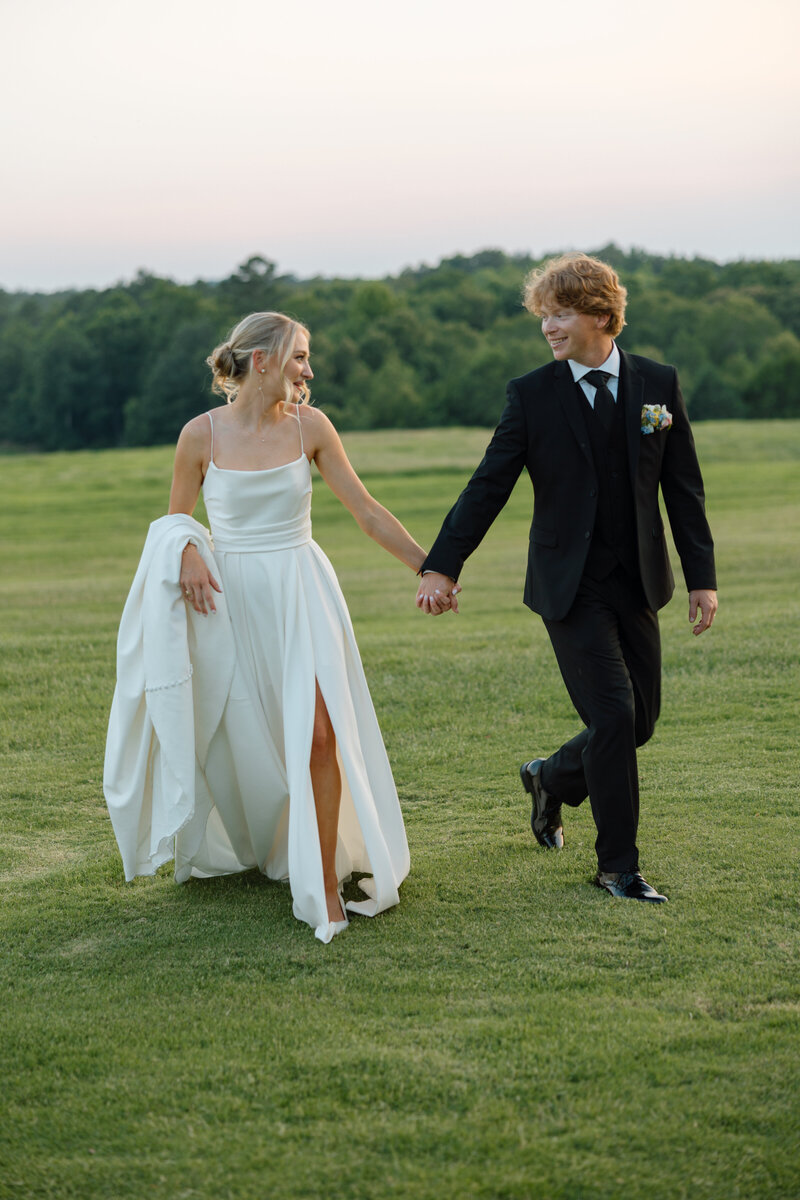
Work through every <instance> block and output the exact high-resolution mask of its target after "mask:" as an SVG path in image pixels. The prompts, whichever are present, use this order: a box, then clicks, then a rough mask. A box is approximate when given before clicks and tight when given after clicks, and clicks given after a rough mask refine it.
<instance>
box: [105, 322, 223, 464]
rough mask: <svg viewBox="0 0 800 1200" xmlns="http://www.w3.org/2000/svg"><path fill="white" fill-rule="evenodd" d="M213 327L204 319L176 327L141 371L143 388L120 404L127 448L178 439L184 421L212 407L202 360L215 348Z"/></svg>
mask: <svg viewBox="0 0 800 1200" xmlns="http://www.w3.org/2000/svg"><path fill="white" fill-rule="evenodd" d="M216 337H217V328H216V326H215V325H214V324H213V323H212V322H211V321H209V320H208V319H206V318H199V319H197V320H195V321H189V322H187V323H186V324H185V325H181V326H180V328H179V329H177V330H176V331H175V333H174V335H173V337H172V339H171V340H170V342H169V343H168V345H167V346H165V347H164V349H163V350H162V351H161V353H160V354H159V355H157V357H156V358H155V359H154V360H153V362H152V364H151V366H150V367H149V368H148V370H147V371H146V372H145V374H144V378H143V380H142V390H141V393H140V394H139V395H138V396H133V397H131V399H130V400H128V402H127V404H126V405H125V429H124V439H125V443H126V444H127V445H129V446H153V445H162V444H164V443H171V442H174V441H176V440H177V437H178V434H179V433H180V431H181V428H182V427H183V425H185V423H186V422H187V421H188V420H190V419H191V418H192V417H194V416H196V415H197V413H200V412H205V411H206V410H207V409H209V408H212V407H213V406H214V398H213V393H212V392H211V372H210V371H209V368H208V366H207V365H206V361H205V360H206V358H207V357H208V355H209V354H210V352H211V350H213V348H214V344H215V340H216Z"/></svg>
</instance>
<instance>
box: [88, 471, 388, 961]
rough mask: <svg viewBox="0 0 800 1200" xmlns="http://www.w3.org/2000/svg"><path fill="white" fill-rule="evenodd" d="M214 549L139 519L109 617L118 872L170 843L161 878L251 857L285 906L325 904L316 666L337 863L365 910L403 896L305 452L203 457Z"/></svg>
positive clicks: (304, 913) (382, 774)
mask: <svg viewBox="0 0 800 1200" xmlns="http://www.w3.org/2000/svg"><path fill="white" fill-rule="evenodd" d="M203 491H204V498H205V503H206V509H207V512H208V516H209V521H210V523H211V528H212V533H213V538H214V549H213V552H212V548H211V545H210V544H209V542H208V539H207V535H206V534H205V531H204V530H203V529H202V526H200V525H198V523H197V522H195V521H193V520H192V518H190V517H184V516H180V515H179V516H175V517H163V518H161V521H156V522H154V524H153V525H152V526H151V528H150V533H149V535H148V539H147V543H146V544H145V550H144V554H143V556H142V562H141V563H140V566H139V570H138V571H137V574H136V578H135V579H134V584H133V587H132V589H131V594H130V596H129V598H128V602H127V604H126V606H125V611H124V613H123V618H122V623H121V626H120V634H119V647H118V660H117V672H118V681H117V690H116V693H115V697H114V703H113V706H112V712H111V720H110V723H109V736H108V744H107V750H106V768H105V783H104V786H105V793H106V799H107V801H108V806H109V811H110V813H111V818H112V822H113V825H114V832H115V834H116V836H117V841H118V842H119V846H120V851H121V853H122V858H123V864H124V867H125V875H126V878H128V879H130V878H132V877H133V876H134V875H135V874H152V873H153V871H155V870H156V868H157V867H158V866H160V865H161V864H162V863H163V862H166V861H167V860H168V859H169V858H170V857H171V856H172V853H173V852H174V857H175V878H176V879H177V880H179V881H180V880H183V879H186V878H188V876H189V875H190V874H193V875H202V876H207V875H217V874H227V873H230V872H233V871H242V870H247V869H249V868H252V867H258V868H259V869H260V870H261V871H263V872H264V873H265V874H267V875H268V876H270V877H271V878H274V879H287V878H288V880H289V884H290V887H291V893H292V902H293V911H294V915H295V916H296V917H297V918H298V919H299V920H301V921H306V922H307V923H308V924H309V925H310V926H311V927H312V928H313V929H314V931H315V933H316V936H317V937H318V938H319V939H320V940H321V941H323V942H328V941H330V940H331V938H332V937H333V935H334V933H335V932H336V929H335V928H334V926H333V925H332V924H331V923H330V922H329V921H328V916H327V906H326V902H325V892H324V886H323V878H322V859H321V854H320V847H319V835H318V829H317V820H316V811H315V807H314V796H313V791H312V787H311V774H310V769H309V759H310V753H311V736H312V731H313V724H314V708H315V680H317V681H318V682H319V686H320V689H321V691H322V695H323V697H324V699H325V703H326V706H327V709H328V712H329V714H330V718H331V722H332V724H333V728H334V731H335V734H336V740H337V746H338V754H339V761H340V768H341V772H342V803H341V811H340V817H339V840H338V848H337V852H336V869H337V874H338V877H339V880H340V881H342V880H344V879H346V878H348V877H349V876H350V874H351V873H352V872H354V871H355V872H366V873H367V874H368V875H369V876H371V878H365V879H362V880H361V881H360V887H361V890H362V891H363V892H364V894H365V897H366V898H365V899H364V900H361V901H349V902H348V904H347V908H348V910H349V912H351V913H352V912H357V913H361V914H364V915H366V916H374V915H376V914H377V913H379V912H381V911H383V910H384V909H386V908H389V907H390V906H392V905H394V904H397V903H398V900H399V896H398V887H399V885H400V883H401V882H402V880H403V879H404V878H405V876H406V875H407V874H408V869H409V856H408V844H407V841H406V835H405V828H404V825H403V818H402V814H401V811H400V804H399V801H398V797H397V791H396V788H395V785H394V780H393V778H392V773H391V769H390V767H389V762H388V759H387V757H386V751H385V749H384V745H383V740H382V738H381V734H380V729H379V727H378V721H377V717H376V715H375V710H374V707H373V704H372V700H371V697H370V694H369V689H368V687H367V682H366V678H365V676H364V671H363V668H362V665H361V658H360V655H359V653H358V648H357V646H356V642H355V637H354V634H353V629H352V624H351V622H350V617H349V614H348V611H347V606H346V604H345V600H344V597H343V595H342V592H341V589H340V588H339V584H338V582H337V579H336V576H335V574H334V571H333V568H332V567H331V564H330V562H329V561H328V559H327V558H326V556H325V555H324V554H323V552H322V550H321V549H320V548H319V546H317V545H316V543H315V542H314V541H312V539H311V516H310V509H311V471H310V466H309V463H308V459H307V458H306V456H305V454H301V456H300V458H298V459H297V460H296V461H294V462H292V463H288V464H286V465H285V466H282V467H277V468H274V469H272V470H266V471H229V470H222V469H220V468H218V467H216V466H215V465H214V463H213V461H212V463H211V464H210V465H209V469H208V473H207V475H206V479H205V483H204V486H203ZM189 538H191V540H192V541H194V542H195V543H196V544H197V545H198V546H199V548H200V551H201V553H202V554H203V556H204V558H205V559H206V561H207V562H208V563H209V566H210V569H211V571H212V573H213V574H214V575H215V576H216V578H217V579H218V580H219V582H220V583H221V585H222V589H223V593H222V596H220V597H219V598H218V600H217V608H218V612H217V615H216V616H209V617H201V616H198V614H196V613H195V612H194V611H193V610H192V609H190V608H189V607H188V606H187V605H186V604H185V603H184V601H183V599H182V597H181V594H180V587H179V583H178V579H179V574H180V558H181V552H182V550H183V547H184V546H185V545H186V541H187V540H188V539H189Z"/></svg>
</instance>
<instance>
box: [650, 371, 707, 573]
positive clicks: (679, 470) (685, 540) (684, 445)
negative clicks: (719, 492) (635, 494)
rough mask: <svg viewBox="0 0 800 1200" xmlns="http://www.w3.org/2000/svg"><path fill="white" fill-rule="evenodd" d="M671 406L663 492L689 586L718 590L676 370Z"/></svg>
mask: <svg viewBox="0 0 800 1200" xmlns="http://www.w3.org/2000/svg"><path fill="white" fill-rule="evenodd" d="M671 407H672V428H671V429H670V431H669V434H668V438H667V443H666V449H665V451H664V460H663V462H662V465H661V492H662V494H663V496H664V504H665V505H666V509H667V516H668V517H669V523H670V528H671V530H672V536H673V538H674V540H675V548H676V550H677V551H678V557H679V558H680V560H681V567H682V569H683V576H684V579H685V580H686V587H687V590H688V591H690V592H691V591H694V590H696V589H700V588H710V589H712V590H715V589H716V586H717V576H716V570H715V566H714V539H713V538H712V536H711V529H710V527H709V524H708V520H707V518H706V506H705V490H704V488H703V477H702V475H701V473H700V464H699V463H698V461H697V451H696V450H695V444H694V437H693V436H692V430H691V426H690V424H689V417H688V414H687V412H686V404H685V402H684V399H683V396H682V395H681V389H680V385H679V383H678V374H677V372H675V375H674V383H673V394H672V404H671Z"/></svg>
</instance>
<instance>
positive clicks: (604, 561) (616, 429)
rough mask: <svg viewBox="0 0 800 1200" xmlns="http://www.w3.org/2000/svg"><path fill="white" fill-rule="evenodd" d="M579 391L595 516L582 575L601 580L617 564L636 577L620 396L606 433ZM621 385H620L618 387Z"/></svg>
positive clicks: (628, 478) (636, 562) (633, 520)
mask: <svg viewBox="0 0 800 1200" xmlns="http://www.w3.org/2000/svg"><path fill="white" fill-rule="evenodd" d="M575 386H576V387H577V388H579V390H580V393H581V399H582V401H583V410H584V418H585V421H586V429H587V432H588V434H589V443H590V445H591V447H592V458H593V460H594V469H595V473H596V475H597V516H596V517H595V523H594V530H593V531H592V541H591V544H590V546H589V554H588V556H587V559H586V566H585V567H584V571H585V573H586V574H587V575H588V576H589V577H590V578H591V579H604V578H605V577H606V575H608V574H610V573H611V571H613V570H614V568H615V567H616V566H617V565H618V564H621V565H622V566H623V567H624V568H625V570H626V571H628V573H629V574H631V575H635V576H638V574H639V552H638V549H637V539H636V515H635V509H634V503H633V492H632V490H631V479H630V470H629V468H628V445H627V441H626V438H625V419H624V414H623V408H622V403H621V395H620V394H619V392H618V394H617V403H616V404H615V405H614V421H613V423H612V425H611V429H610V430H609V431H608V433H606V431H605V429H603V426H602V425H601V424H600V420H599V418H598V417H596V416H595V413H594V409H593V408H592V406H591V405H590V404H589V401H588V400H587V399H586V396H585V394H584V391H583V388H582V387H581V386H580V384H579V383H578V384H576V385H575ZM620 386H621V384H620Z"/></svg>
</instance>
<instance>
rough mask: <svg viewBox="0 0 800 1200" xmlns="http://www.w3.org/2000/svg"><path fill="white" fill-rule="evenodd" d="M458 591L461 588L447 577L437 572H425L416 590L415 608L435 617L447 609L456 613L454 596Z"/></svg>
mask: <svg viewBox="0 0 800 1200" xmlns="http://www.w3.org/2000/svg"><path fill="white" fill-rule="evenodd" d="M460 591H461V588H460V587H459V586H458V584H457V583H456V582H455V581H454V580H452V579H451V578H450V576H449V575H440V574H439V572H438V571H426V572H425V574H424V575H423V576H422V582H421V583H420V585H419V589H418V590H417V608H421V609H422V611H423V612H426V613H432V614H433V616H435V617H438V615H439V613H443V612H447V610H448V609H451V610H452V611H453V612H454V613H457V612H458V600H457V599H456V596H457V595H458V593H459V592H460Z"/></svg>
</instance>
